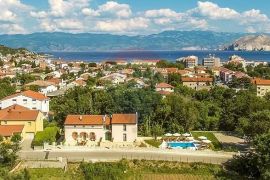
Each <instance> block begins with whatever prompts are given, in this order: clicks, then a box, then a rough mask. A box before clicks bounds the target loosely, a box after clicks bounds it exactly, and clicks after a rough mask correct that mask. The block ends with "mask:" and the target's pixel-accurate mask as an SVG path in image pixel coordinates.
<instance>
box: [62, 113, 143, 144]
mask: <svg viewBox="0 0 270 180" xmlns="http://www.w3.org/2000/svg"><path fill="white" fill-rule="evenodd" d="M137 124H138V115H137V113H136V114H112V115H111V116H109V115H68V116H67V118H66V120H65V124H64V129H65V140H66V144H67V145H76V144H81V145H84V144H86V143H89V142H116V143H125V142H127V143H132V142H134V141H135V140H136V139H137V129H138V128H137Z"/></svg>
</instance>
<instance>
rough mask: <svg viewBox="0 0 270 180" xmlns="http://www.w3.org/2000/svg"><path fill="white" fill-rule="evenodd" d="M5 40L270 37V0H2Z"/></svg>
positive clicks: (0, 27) (0, 26)
mask: <svg viewBox="0 0 270 180" xmlns="http://www.w3.org/2000/svg"><path fill="white" fill-rule="evenodd" d="M0 9H1V13H0V34H29V33H35V32H70V33H85V32H89V33H111V34H121V35H145V34H154V33H159V32H162V31H168V30H177V31H190V30H207V31H217V32H250V33H256V32H257V33H270V3H269V0H208V1H205V0H200V1H198V0H114V1H113V0H110V1H106V0H0Z"/></svg>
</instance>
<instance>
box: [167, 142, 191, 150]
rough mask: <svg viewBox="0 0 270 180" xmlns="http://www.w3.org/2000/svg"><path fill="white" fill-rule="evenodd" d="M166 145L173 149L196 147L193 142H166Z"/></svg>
mask: <svg viewBox="0 0 270 180" xmlns="http://www.w3.org/2000/svg"><path fill="white" fill-rule="evenodd" d="M168 147H170V148H173V149H177V148H179V149H196V146H195V144H194V143H193V142H168Z"/></svg>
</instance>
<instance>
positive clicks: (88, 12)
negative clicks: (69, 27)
mask: <svg viewBox="0 0 270 180" xmlns="http://www.w3.org/2000/svg"><path fill="white" fill-rule="evenodd" d="M82 13H83V15H85V16H100V14H99V12H98V11H95V10H93V9H90V8H83V9H82Z"/></svg>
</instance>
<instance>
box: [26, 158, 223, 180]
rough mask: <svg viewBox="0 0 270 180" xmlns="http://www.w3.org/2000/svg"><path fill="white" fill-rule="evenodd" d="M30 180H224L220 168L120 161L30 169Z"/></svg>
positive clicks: (142, 161) (143, 161)
mask: <svg viewBox="0 0 270 180" xmlns="http://www.w3.org/2000/svg"><path fill="white" fill-rule="evenodd" d="M29 175H30V179H34V180H35V179H38V180H45V179H50V180H51V179H52V180H56V179H67V180H69V179H73V180H75V179H76V180H77V179H79V180H81V179H100V180H101V179H102V180H103V179H108V180H109V179H110V180H113V179H115V180H116V179H123V177H124V179H149V178H150V179H164V178H165V179H179V178H182V177H183V178H184V179H194V178H196V179H216V177H221V178H222V177H223V178H224V171H223V169H222V167H221V166H220V165H213V164H203V163H180V162H170V161H147V160H121V161H118V162H107V163H106V162H97V163H82V164H69V165H68V170H67V172H64V170H62V169H53V168H41V169H29Z"/></svg>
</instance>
